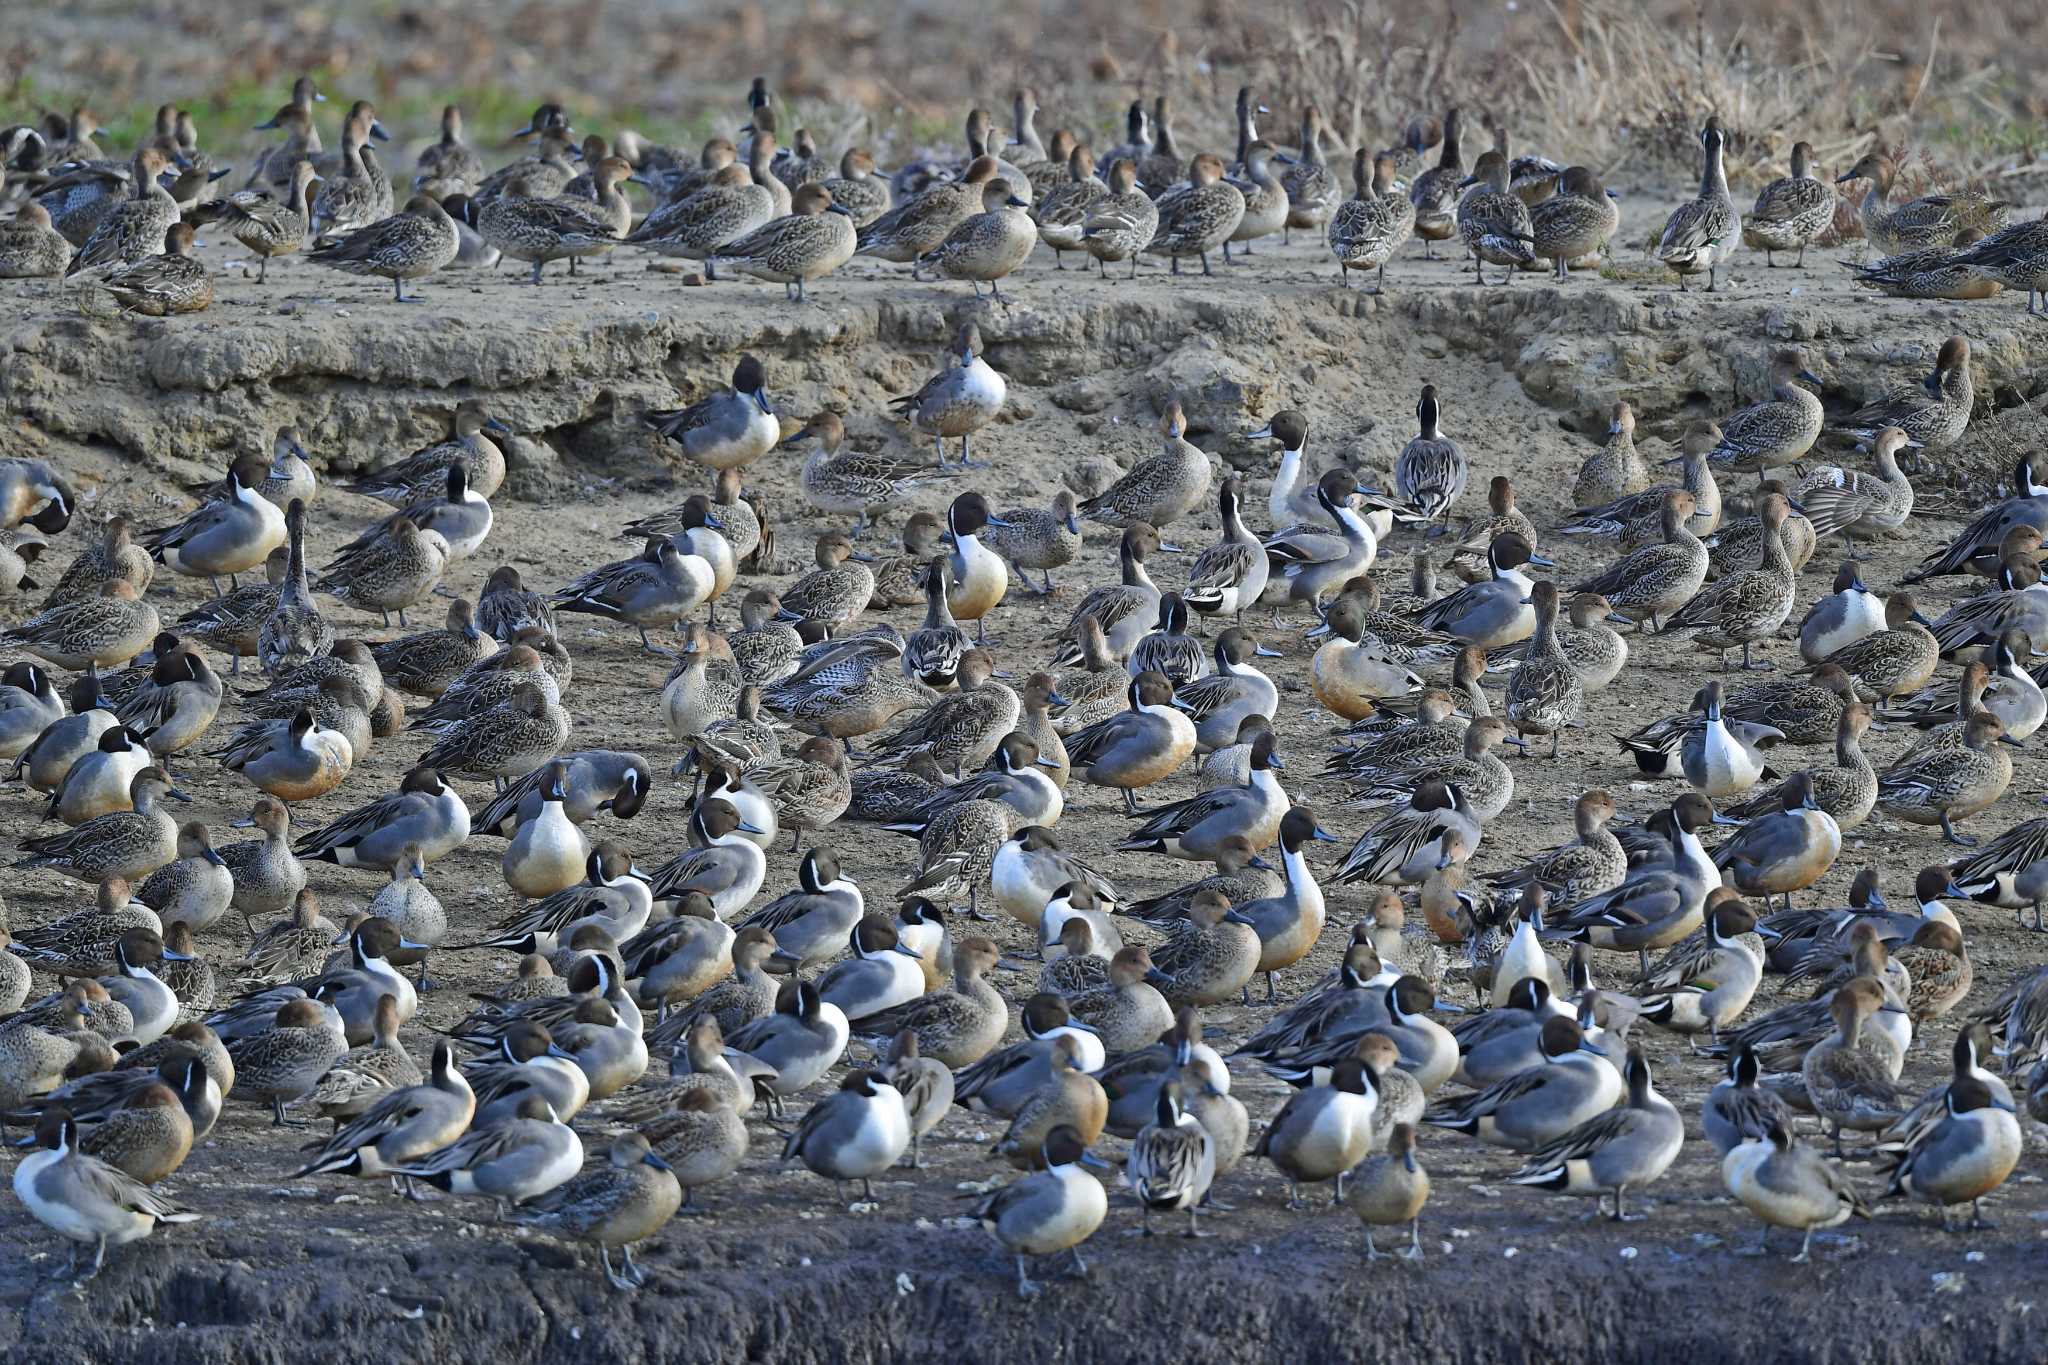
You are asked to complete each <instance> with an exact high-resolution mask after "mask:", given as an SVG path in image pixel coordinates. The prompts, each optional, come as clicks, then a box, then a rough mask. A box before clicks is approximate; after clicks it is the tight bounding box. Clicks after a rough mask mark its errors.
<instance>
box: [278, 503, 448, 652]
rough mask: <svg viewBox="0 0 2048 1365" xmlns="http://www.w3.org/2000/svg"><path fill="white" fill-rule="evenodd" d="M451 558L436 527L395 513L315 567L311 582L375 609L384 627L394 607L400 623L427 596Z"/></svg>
mask: <svg viewBox="0 0 2048 1365" xmlns="http://www.w3.org/2000/svg"><path fill="white" fill-rule="evenodd" d="M451 557H452V556H451V553H450V548H449V543H448V540H447V539H446V538H445V537H444V536H443V535H442V534H441V533H440V532H439V531H435V530H431V529H429V528H426V527H422V526H420V525H419V524H418V523H416V522H414V521H413V520H412V519H411V518H409V517H407V516H404V515H399V516H396V517H393V518H391V519H390V520H388V521H386V522H384V523H383V524H381V525H380V526H379V527H377V528H376V530H375V532H374V534H372V535H371V536H369V537H368V538H367V539H365V540H364V541H363V542H362V543H360V544H358V545H355V546H352V547H349V548H346V549H344V551H343V552H342V553H340V554H338V555H337V556H336V557H335V559H334V560H333V561H332V562H331V563H329V564H328V565H327V567H326V568H324V569H322V570H321V571H320V579H319V581H318V582H317V583H315V584H314V585H313V586H314V587H316V588H317V589H319V590H320V591H321V592H324V593H327V594H328V595H329V596H331V597H334V598H336V599H338V600H340V601H343V602H347V603H350V604H352V605H354V606H357V607H360V608H362V609H364V610H366V611H374V612H376V613H377V614H378V615H379V616H381V617H382V618H383V622H384V624H385V625H386V626H389V625H390V624H391V614H392V613H393V612H394V611H395V612H397V613H398V624H399V625H401V626H403V625H405V624H406V620H405V609H406V608H407V607H416V606H418V605H419V604H420V603H422V602H424V601H426V600H427V598H428V597H429V596H431V595H432V593H433V591H434V589H435V588H436V587H437V586H438V585H439V584H440V581H441V575H442V574H443V573H444V572H445V571H446V570H447V568H448V561H449V559H450V558H451ZM281 595H282V594H281V593H280V596H281Z"/></svg>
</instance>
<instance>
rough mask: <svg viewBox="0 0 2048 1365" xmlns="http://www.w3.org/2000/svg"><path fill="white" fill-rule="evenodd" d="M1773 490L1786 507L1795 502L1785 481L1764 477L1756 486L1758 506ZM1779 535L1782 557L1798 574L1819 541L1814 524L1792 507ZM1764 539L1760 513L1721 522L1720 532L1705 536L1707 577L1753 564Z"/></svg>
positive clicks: (1761, 551) (1760, 550) (1761, 548)
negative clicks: (1783, 554) (1814, 530)
mask: <svg viewBox="0 0 2048 1365" xmlns="http://www.w3.org/2000/svg"><path fill="white" fill-rule="evenodd" d="M1773 493H1775V494H1777V495H1778V496H1779V497H1782V498H1784V499H1785V500H1786V503H1787V505H1788V506H1790V504H1791V503H1792V502H1793V501H1795V499H1793V497H1792V490H1791V489H1790V488H1789V487H1787V486H1786V484H1785V481H1784V480H1782V479H1765V480H1763V481H1762V482H1761V483H1759V484H1758V485H1757V487H1756V498H1757V502H1756V505H1757V506H1758V507H1759V508H1761V505H1762V500H1763V499H1764V498H1766V497H1768V496H1770V495H1771V494H1773ZM1778 536H1779V538H1780V539H1781V540H1783V541H1784V542H1785V558H1786V559H1787V560H1788V561H1790V562H1791V565H1792V572H1793V573H1795V574H1796V573H1798V572H1799V571H1800V570H1802V569H1804V568H1805V567H1806V565H1807V561H1809V560H1811V559H1812V558H1813V552H1814V549H1815V547H1816V545H1817V544H1818V543H1819V542H1818V538H1817V537H1816V536H1815V535H1814V533H1813V523H1812V522H1810V521H1808V520H1807V519H1806V516H1805V514H1804V513H1802V512H1800V511H1798V510H1797V509H1796V508H1795V509H1793V510H1792V512H1791V513H1790V514H1789V515H1788V516H1787V517H1786V518H1785V524H1784V526H1782V527H1781V528H1779V531H1778ZM1763 538H1764V527H1763V518H1762V517H1761V516H1760V515H1759V516H1748V517H1743V518H1741V519H1739V520H1736V521H1730V522H1727V523H1726V524H1724V525H1723V526H1722V527H1721V529H1720V530H1719V531H1717V532H1715V533H1714V534H1713V535H1711V536H1708V537H1707V538H1706V545H1707V550H1708V553H1709V556H1710V558H1709V567H1708V569H1707V576H1708V577H1709V578H1720V577H1723V576H1724V575H1726V574H1729V573H1734V572H1739V571H1740V570H1742V569H1743V568H1745V567H1747V566H1748V565H1751V564H1754V563H1756V562H1757V559H1758V557H1759V556H1760V555H1761V554H1762V553H1763Z"/></svg>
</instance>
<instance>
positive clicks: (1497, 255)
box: [1457, 151, 1536, 285]
mask: <svg viewBox="0 0 2048 1365" xmlns="http://www.w3.org/2000/svg"><path fill="white" fill-rule="evenodd" d="M1480 186H1484V188H1478V187H1480ZM1459 188H1461V189H1465V190H1469V191H1470V192H1469V193H1467V194H1466V195H1465V196H1464V197H1463V198H1461V199H1460V200H1459V201H1458V213H1457V219H1458V235H1459V236H1460V237H1461V238H1462V239H1463V240H1464V243H1465V248H1466V250H1467V251H1469V252H1471V253H1472V269H1473V273H1474V275H1475V276H1476V278H1477V282H1478V283H1479V284H1481V285H1484V284H1485V283H1486V268H1485V267H1486V264H1487V263H1488V262H1490V263H1492V264H1494V265H1499V266H1505V267H1507V271H1508V273H1507V275H1506V277H1505V278H1504V279H1503V280H1502V283H1504V284H1512V283H1513V282H1514V278H1515V275H1514V272H1515V271H1516V270H1517V269H1519V268H1521V267H1523V266H1527V265H1533V264H1534V263H1535V261H1536V254H1535V252H1534V251H1533V250H1532V249H1531V244H1532V243H1533V242H1534V241H1535V237H1536V234H1535V229H1534V228H1533V226H1532V225H1531V224H1530V221H1529V206H1528V205H1527V204H1525V203H1523V202H1522V200H1521V199H1520V198H1519V197H1518V196H1516V195H1513V194H1510V193H1509V192H1508V163H1507V158H1505V157H1503V156H1502V155H1501V154H1500V153H1499V152H1498V151H1492V152H1487V153H1486V154H1484V155H1483V156H1481V157H1480V158H1479V162H1478V164H1477V165H1476V166H1474V167H1473V170H1472V174H1471V175H1468V176H1466V177H1465V178H1464V179H1463V180H1462V181H1460V182H1459Z"/></svg>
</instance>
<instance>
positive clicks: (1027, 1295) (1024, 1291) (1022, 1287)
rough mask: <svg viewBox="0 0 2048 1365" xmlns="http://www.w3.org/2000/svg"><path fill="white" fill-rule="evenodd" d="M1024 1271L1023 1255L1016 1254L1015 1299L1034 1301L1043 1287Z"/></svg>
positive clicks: (1020, 1253) (1021, 1253)
mask: <svg viewBox="0 0 2048 1365" xmlns="http://www.w3.org/2000/svg"><path fill="white" fill-rule="evenodd" d="M1025 1269H1026V1267H1025V1265H1024V1253H1023V1252H1021V1251H1020V1252H1018V1253H1017V1297H1018V1298H1020V1299H1035V1298H1037V1297H1038V1296H1039V1294H1040V1293H1041V1292H1042V1290H1043V1286H1041V1285H1040V1284H1039V1283H1038V1282H1037V1281H1036V1280H1034V1279H1032V1278H1031V1277H1030V1276H1029V1275H1027V1274H1026V1273H1025Z"/></svg>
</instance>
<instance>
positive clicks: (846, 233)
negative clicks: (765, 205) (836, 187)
mask: <svg viewBox="0 0 2048 1365" xmlns="http://www.w3.org/2000/svg"><path fill="white" fill-rule="evenodd" d="M855 244H856V229H855V228H854V225H853V215H852V214H851V213H850V212H849V211H848V210H847V208H846V207H845V206H844V205H843V204H835V203H834V202H833V201H832V192H831V191H830V190H828V189H826V188H825V187H824V186H823V185H817V184H814V185H805V186H804V187H803V188H802V189H800V190H798V191H797V192H796V194H795V195H794V196H793V197H792V199H791V202H790V211H789V214H788V215H787V216H785V217H781V218H774V219H771V220H769V221H768V222H767V223H764V224H763V225H762V226H761V227H759V228H756V229H755V230H754V231H752V232H750V233H748V234H747V235H746V236H744V237H741V238H739V239H738V240H737V241H733V242H730V243H727V244H726V245H725V246H724V247H721V248H720V249H719V251H718V252H717V253H716V254H715V255H714V256H712V257H710V258H708V260H707V262H706V264H707V266H709V265H715V264H716V263H718V262H724V263H725V264H726V265H728V266H730V267H731V268H732V269H734V270H737V271H738V272H739V273H741V274H743V275H753V276H756V277H757V278H760V279H764V280H771V281H774V282H775V283H778V284H781V285H782V286H783V292H784V294H785V295H786V296H787V297H788V299H789V300H790V301H791V302H794V303H803V302H805V300H806V298H807V297H808V296H807V295H806V293H805V286H806V285H807V284H808V283H809V282H810V281H812V280H816V279H820V278H822V277H823V276H826V275H829V274H831V273H832V272H833V271H834V270H837V269H838V268H839V267H840V266H842V265H845V264H846V263H847V262H848V261H850V260H852V259H853V255H854V248H855Z"/></svg>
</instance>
